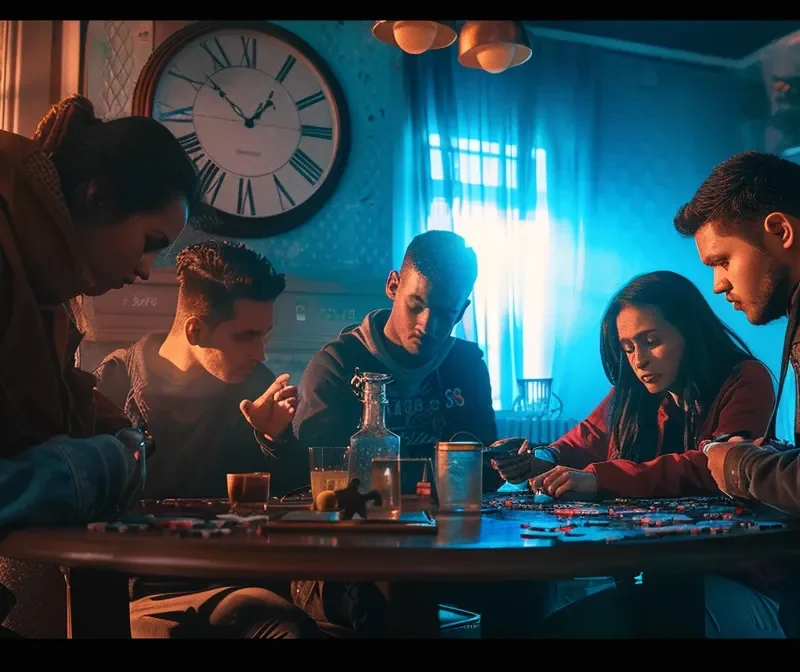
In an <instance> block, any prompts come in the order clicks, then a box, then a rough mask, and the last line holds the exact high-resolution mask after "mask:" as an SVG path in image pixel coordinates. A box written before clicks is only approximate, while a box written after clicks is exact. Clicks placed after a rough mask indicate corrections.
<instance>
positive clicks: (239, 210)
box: [236, 177, 256, 217]
mask: <svg viewBox="0 0 800 672" xmlns="http://www.w3.org/2000/svg"><path fill="white" fill-rule="evenodd" d="M245 205H247V206H248V209H249V210H250V213H249V214H250V216H251V217H255V214H256V204H255V202H254V201H253V185H252V184H251V183H250V180H249V179H248V180H247V183H246V184H245V180H244V178H241V177H240V178H239V198H238V199H237V200H236V214H237V215H242V214H244V210H245Z"/></svg>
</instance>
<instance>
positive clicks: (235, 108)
mask: <svg viewBox="0 0 800 672" xmlns="http://www.w3.org/2000/svg"><path fill="white" fill-rule="evenodd" d="M206 79H207V80H208V81H209V83H210V84H211V86H212V87H214V90H215V91H216V92H217V93H218V94H219V95H220V98H224V99H225V101H226V102H227V103H228V105H230V106H231V109H233V111H234V112H236V114H237V115H239V116H240V117H241V118H242V119H244V120H245V122H247V117H246V116H245V114H244V112H243V111H242V108H241V107H239V106H238V105H237V104H236V103H234V102H233V101H232V100H231V99H230V98H228V94H226V93H225V92H224V91H223V90H222V89H221V88H220V86H219V85H218V84H217V83H216V82H215V81H214V80H213V79H211V77H209V76H208V75H206Z"/></svg>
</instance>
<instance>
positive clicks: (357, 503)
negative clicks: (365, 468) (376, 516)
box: [336, 478, 383, 520]
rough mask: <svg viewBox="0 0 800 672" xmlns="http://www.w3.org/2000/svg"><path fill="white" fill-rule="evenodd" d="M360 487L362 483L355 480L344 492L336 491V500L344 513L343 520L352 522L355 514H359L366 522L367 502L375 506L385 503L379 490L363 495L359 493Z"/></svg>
mask: <svg viewBox="0 0 800 672" xmlns="http://www.w3.org/2000/svg"><path fill="white" fill-rule="evenodd" d="M359 485H361V481H360V480H359V479H357V478H354V479H353V480H352V481H350V484H349V485H348V486H347V487H346V488H345V489H344V490H337V491H336V500H337V502H338V505H339V510H340V511H341V512H342V520H352V519H353V516H354V515H355V514H358V515H359V516H361V517H362V518H363V519H364V520H366V519H367V502H369V501H371V502H372V503H373V504H375V506H380V505H381V504H382V503H383V498H382V497H381V493H380V492H378V491H377V490H370V491H369V492H368V493H366V494H364V495H362V494H361V493H360V492H359V491H358V486H359Z"/></svg>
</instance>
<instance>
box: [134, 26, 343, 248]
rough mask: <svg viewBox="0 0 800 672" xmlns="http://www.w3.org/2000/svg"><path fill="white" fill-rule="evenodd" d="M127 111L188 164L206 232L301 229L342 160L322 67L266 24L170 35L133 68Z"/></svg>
mask: <svg viewBox="0 0 800 672" xmlns="http://www.w3.org/2000/svg"><path fill="white" fill-rule="evenodd" d="M132 111H133V114H134V115H139V116H151V117H154V118H155V119H158V120H159V121H160V122H161V123H163V124H164V125H165V126H166V127H167V128H168V129H169V130H170V131H172V133H173V134H174V135H175V136H176V137H177V138H178V139H179V140H180V142H181V144H182V145H183V147H184V149H185V150H186V152H187V153H188V155H189V156H190V158H191V159H192V161H193V162H194V164H195V166H196V167H197V169H198V172H199V175H200V180H201V186H202V191H203V201H204V203H206V204H207V205H208V206H211V209H210V210H209V209H208V208H204V209H205V210H207V211H209V212H211V213H213V216H212V217H208V218H201V221H204V222H205V224H203V225H202V228H203V230H206V231H208V232H209V233H216V234H220V235H230V236H236V237H241V238H264V237H268V236H273V235H276V234H279V233H283V232H285V231H288V230H289V229H293V228H295V227H297V226H299V225H301V224H303V223H304V222H306V221H307V220H308V219H309V218H310V217H311V216H312V215H313V214H314V213H315V212H316V211H317V210H318V209H319V208H320V207H321V206H322V205H323V204H324V203H325V202H326V200H327V199H328V198H330V196H331V194H332V193H333V190H334V189H335V187H336V184H337V183H338V181H339V179H340V178H341V175H342V172H343V170H344V167H345V163H346V161H347V156H348V153H349V146H350V134H349V120H348V111H347V104H346V102H345V98H344V95H343V93H342V90H341V87H340V86H339V84H338V83H337V81H336V78H335V77H334V75H333V73H332V72H331V70H330V68H328V66H327V65H326V64H325V62H324V61H323V60H322V59H321V58H320V57H319V55H318V54H317V53H316V52H315V51H314V50H313V49H312V48H311V47H309V46H308V45H307V44H306V43H305V42H303V41H302V40H301V39H300V38H298V37H297V36H296V35H294V34H293V33H290V32H289V31H287V30H284V29H282V28H280V27H278V26H275V25H273V24H270V23H267V22H259V21H220V22H216V21H215V22H198V23H194V24H190V25H189V26H187V27H185V28H183V29H182V30H180V31H178V32H177V33H174V34H173V35H171V36H170V37H169V38H167V39H166V40H165V41H164V42H163V43H162V44H161V45H160V46H159V47H158V48H157V49H156V50H155V52H153V54H152V56H151V57H150V59H149V60H148V62H147V64H146V65H145V67H144V68H143V69H142V73H141V75H140V76H139V79H138V81H137V84H136V90H135V91H134V96H133V108H132Z"/></svg>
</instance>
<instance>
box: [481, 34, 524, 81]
mask: <svg viewBox="0 0 800 672" xmlns="http://www.w3.org/2000/svg"><path fill="white" fill-rule="evenodd" d="M515 48H516V47H515V46H514V45H513V44H511V43H509V42H497V43H495V44H488V45H486V46H485V47H483V48H481V49H480V51H478V52H477V53H476V54H475V57H476V58H477V59H478V63H479V65H480V66H481V67H482V68H483V69H484V70H486V72H491V73H492V74H495V75H496V74H498V73H500V72H503V71H504V70H508V66H509V65H511V61H512V60H513V59H514V49H515Z"/></svg>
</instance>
